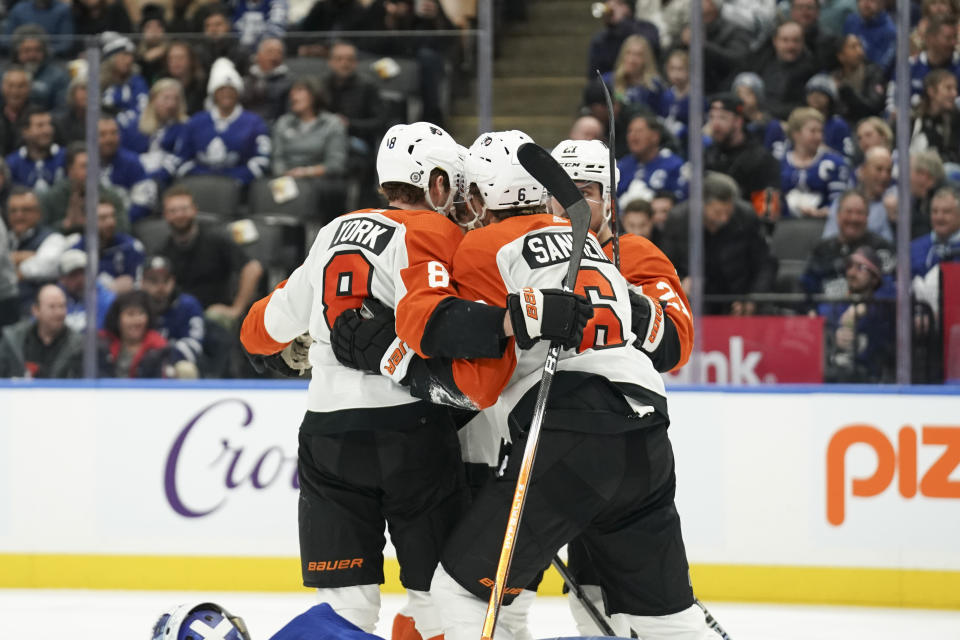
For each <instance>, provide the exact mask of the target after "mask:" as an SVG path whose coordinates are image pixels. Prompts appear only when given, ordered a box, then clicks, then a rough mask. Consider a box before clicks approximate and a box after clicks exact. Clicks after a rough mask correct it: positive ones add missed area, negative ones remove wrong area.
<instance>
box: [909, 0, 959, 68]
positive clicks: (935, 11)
mask: <svg viewBox="0 0 960 640" xmlns="http://www.w3.org/2000/svg"><path fill="white" fill-rule="evenodd" d="M958 16H960V4H958V3H957V1H956V0H923V4H922V5H921V7H920V20H918V21H917V24H916V26H915V27H914V29H913V31H911V32H910V55H911V56H915V55H917V54H918V53H920V52H921V51H922V50H923V48H924V38H925V35H926V32H927V27H928V26H930V19H931V18H934V17H936V18H953V19H954V20H956V19H957V17H958Z"/></svg>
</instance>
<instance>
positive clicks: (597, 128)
mask: <svg viewBox="0 0 960 640" xmlns="http://www.w3.org/2000/svg"><path fill="white" fill-rule="evenodd" d="M567 139H569V140H603V141H604V142H606V140H607V127H606V125H604V124H603V123H602V122H600V121H599V120H598V119H597V118H596V117H594V116H591V115H586V116H580V117H579V118H577V119H576V120H574V121H573V124H572V125H571V126H570V134H569V135H568V136H567Z"/></svg>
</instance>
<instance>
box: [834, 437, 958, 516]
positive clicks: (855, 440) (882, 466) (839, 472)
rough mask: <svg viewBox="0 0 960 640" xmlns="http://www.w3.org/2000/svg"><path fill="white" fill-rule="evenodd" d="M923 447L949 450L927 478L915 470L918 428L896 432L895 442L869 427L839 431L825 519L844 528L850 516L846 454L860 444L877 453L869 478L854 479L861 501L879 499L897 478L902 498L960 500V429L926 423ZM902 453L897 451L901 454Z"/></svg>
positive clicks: (851, 489)
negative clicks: (956, 477)
mask: <svg viewBox="0 0 960 640" xmlns="http://www.w3.org/2000/svg"><path fill="white" fill-rule="evenodd" d="M920 432H921V434H922V435H921V442H922V443H923V444H924V445H936V446H940V447H945V448H944V449H943V452H942V453H941V454H940V457H939V458H937V460H936V462H934V463H933V464H932V465H930V467H929V468H928V469H927V470H926V472H925V473H924V474H923V476H922V478H921V477H920V474H919V473H918V469H917V430H916V429H914V428H913V427H911V426H909V425H907V426H904V427H903V428H901V429H900V431H899V432H898V434H897V444H896V446H895V445H894V443H893V442H891V441H890V439H889V438H888V437H887V436H886V434H884V433H883V432H882V431H880V429H877V428H876V427H874V426H873V425H869V424H852V425H849V426H846V427H843V428H842V429H840V430H839V431H837V432H836V433H835V434H834V435H833V437H832V438H831V439H830V444H829V445H828V446H827V521H828V522H830V524H832V525H835V526H836V525H841V524H843V521H844V518H845V516H846V512H845V507H846V489H847V473H846V471H847V470H846V457H847V450H848V449H849V448H850V447H852V446H854V445H858V444H863V445H867V446H868V447H870V448H871V449H873V453H874V454H875V455H876V458H877V466H876V468H875V469H874V471H873V473H872V474H871V475H870V476H869V477H866V478H853V480H852V481H851V483H850V485H851V488H850V493H851V494H852V495H853V496H856V497H858V498H869V497H872V496H877V495H880V494H881V493H883V492H884V491H886V490H887V489H888V488H889V487H890V485H891V484H892V483H893V478H894V476H895V475H897V474H899V476H900V477H899V482H898V483H897V488H898V489H899V491H900V495H901V496H903V497H904V498H913V497H914V496H916V495H917V488H918V483H917V481H918V479H919V489H920V494H921V495H923V496H926V497H927V498H954V499H956V498H960V480H951V479H950V476H951V474H953V472H954V471H955V470H956V469H957V467H958V466H960V426H954V425H951V426H939V425H938V426H934V425H924V426H923V427H921V429H920ZM898 449H899V451H898Z"/></svg>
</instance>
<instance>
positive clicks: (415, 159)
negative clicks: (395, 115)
mask: <svg viewBox="0 0 960 640" xmlns="http://www.w3.org/2000/svg"><path fill="white" fill-rule="evenodd" d="M461 148H462V147H460V145H458V144H457V143H456V141H454V139H453V138H452V137H450V134H449V133H447V132H446V131H444V130H443V129H441V128H440V127H438V126H437V125H435V124H430V123H429V122H414V123H413V124H398V125H394V126H392V127H390V129H389V130H388V131H387V133H386V134H384V136H383V140H381V141H380V150H379V151H378V152H377V177H378V180H379V181H380V184H381V185H382V184H385V183H387V182H400V183H403V184H409V185H413V186H414V187H420V188H421V189H423V191H424V194H426V200H427V204H429V205H430V208H432V209H434V210H436V211H439V212H440V213H443V214H444V215H447V214H448V213H449V211H450V209H451V205H452V204H453V198H454V195H456V193H457V185H458V184H460V183H462V182H463V161H462V160H461V159H460V149H461ZM434 169H442V170H443V171H445V172H446V174H447V178H448V179H449V180H450V194H449V195H448V196H447V201H446V202H442V203H434V202H433V198H432V197H431V196H430V172H431V171H433V170H434Z"/></svg>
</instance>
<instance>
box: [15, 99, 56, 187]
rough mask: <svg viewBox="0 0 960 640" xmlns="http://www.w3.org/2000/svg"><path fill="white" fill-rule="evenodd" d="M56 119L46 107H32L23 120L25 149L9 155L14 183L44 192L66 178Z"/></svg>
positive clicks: (22, 134)
mask: <svg viewBox="0 0 960 640" xmlns="http://www.w3.org/2000/svg"><path fill="white" fill-rule="evenodd" d="M53 133H54V132H53V120H52V119H51V117H50V112H49V111H47V110H46V109H44V108H43V107H38V106H34V105H30V106H29V107H27V108H26V109H24V111H23V115H22V119H21V120H20V136H21V138H23V146H22V147H20V148H19V149H17V150H16V151H14V152H13V153H11V154H10V155H8V156H7V166H8V167H9V168H10V179H11V180H12V181H13V184H19V185H23V186H25V187H31V188H32V189H34V190H35V191H37V192H38V193H39V192H42V191H46V190H47V189H49V188H50V185H52V184H53V183H54V182H56V181H57V180H59V179H60V178H61V177H63V164H64V153H63V149H61V148H60V146H59V145H57V144H56V143H54V141H53Z"/></svg>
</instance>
